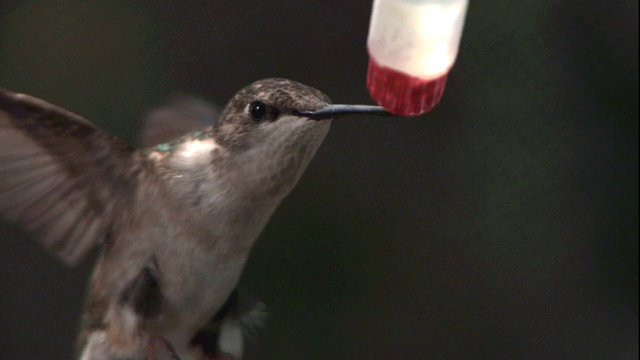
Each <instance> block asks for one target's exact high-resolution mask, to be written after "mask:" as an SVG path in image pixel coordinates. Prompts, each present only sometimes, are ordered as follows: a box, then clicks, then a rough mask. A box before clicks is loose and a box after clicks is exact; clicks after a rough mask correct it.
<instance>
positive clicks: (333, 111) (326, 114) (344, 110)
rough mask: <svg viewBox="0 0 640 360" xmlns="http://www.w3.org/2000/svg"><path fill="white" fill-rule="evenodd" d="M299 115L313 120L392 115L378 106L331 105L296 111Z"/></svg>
mask: <svg viewBox="0 0 640 360" xmlns="http://www.w3.org/2000/svg"><path fill="white" fill-rule="evenodd" d="M298 114H299V115H302V116H305V117H308V118H310V119H313V120H324V119H335V118H337V117H341V116H345V115H358V114H361V115H376V116H390V115H393V114H391V113H389V112H388V111H387V110H385V109H384V108H382V107H380V106H372V105H344V104H331V105H327V106H325V107H323V108H322V109H319V110H315V111H298Z"/></svg>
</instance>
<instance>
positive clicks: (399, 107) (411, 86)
mask: <svg viewBox="0 0 640 360" xmlns="http://www.w3.org/2000/svg"><path fill="white" fill-rule="evenodd" d="M446 83H447V74H444V75H443V76H441V77H439V78H436V79H431V80H425V79H421V78H418V77H415V76H411V75H408V74H405V73H402V72H400V71H397V70H394V69H392V68H389V67H386V66H381V65H380V64H378V63H377V62H376V61H375V60H374V59H373V58H371V57H370V58H369V69H368V71H367V88H368V89H369V94H371V97H372V98H373V100H375V102H377V103H378V105H380V106H382V107H383V108H385V109H387V111H389V112H390V113H392V114H396V115H403V116H411V115H420V114H424V113H426V112H427V111H430V110H431V109H433V108H434V107H435V106H436V105H437V104H438V103H439V102H440V99H441V98H442V94H443V93H444V87H445V85H446Z"/></svg>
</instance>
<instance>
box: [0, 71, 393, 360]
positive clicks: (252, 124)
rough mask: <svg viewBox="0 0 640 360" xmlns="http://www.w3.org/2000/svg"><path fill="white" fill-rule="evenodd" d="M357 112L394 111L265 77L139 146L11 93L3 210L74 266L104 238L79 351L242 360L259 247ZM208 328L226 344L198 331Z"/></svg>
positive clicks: (0, 96)
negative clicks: (171, 133) (195, 120)
mask: <svg viewBox="0 0 640 360" xmlns="http://www.w3.org/2000/svg"><path fill="white" fill-rule="evenodd" d="M354 114H369V115H389V113H388V112H386V111H385V110H384V109H383V108H381V107H378V106H367V105H335V104H332V103H331V101H330V99H329V98H328V97H327V96H326V95H325V94H323V93H322V92H320V91H318V90H316V89H314V88H312V87H309V86H306V85H303V84H301V83H298V82H295V81H291V80H287V79H277V78H271V79H264V80H260V81H257V82H254V83H252V84H250V85H248V86H246V87H245V88H243V89H242V90H240V91H239V92H238V93H237V94H236V95H235V96H233V98H232V99H231V100H230V101H229V103H228V104H227V105H226V107H225V108H224V109H223V111H222V113H221V114H220V116H219V118H218V119H217V120H216V121H215V122H214V123H213V124H212V125H210V126H208V127H205V128H203V129H200V130H196V131H191V132H189V133H187V134H185V135H183V136H180V137H178V138H176V139H175V140H172V141H169V142H165V143H162V144H158V145H155V146H151V147H146V148H142V149H134V148H133V147H132V146H130V145H129V144H127V143H126V142H124V141H123V140H120V139H119V138H117V137H115V136H113V135H111V134H109V133H107V132H105V131H103V130H101V129H99V128H98V127H97V126H95V125H94V124H93V123H91V122H89V121H88V120H86V119H85V118H83V117H81V116H79V115H76V114H74V113H72V112H69V111H67V110H64V109H62V108H60V107H57V106H54V105H52V104H49V103H47V102H45V101H43V100H40V99H37V98H35V97H31V96H28V95H24V94H17V93H13V92H11V91H8V90H3V89H0V215H2V216H3V217H5V218H7V219H9V220H11V221H13V222H16V223H18V224H20V225H21V226H22V227H23V228H25V229H26V230H28V231H30V232H31V233H33V234H34V235H35V237H36V238H37V239H38V240H39V241H40V243H41V244H42V245H43V247H44V248H45V249H47V250H48V251H50V252H51V253H53V254H54V255H56V256H57V257H59V258H60V259H61V260H62V261H63V262H65V263H66V264H69V265H75V264H77V263H79V262H80V261H82V260H83V259H84V258H85V257H86V256H87V254H88V253H89V252H91V251H92V249H93V248H94V247H99V248H100V253H99V255H98V258H97V261H96V264H95V267H94V270H93V273H92V275H91V278H90V281H89V284H88V289H87V299H86V304H85V307H84V310H83V313H82V316H81V320H80V332H79V335H78V341H77V349H78V350H77V357H78V358H79V359H81V360H112V359H160V358H163V359H164V358H167V359H183V360H196V359H213V358H216V359H217V358H224V356H227V358H240V357H241V356H242V340H241V337H242V334H241V333H240V332H239V331H238V330H237V329H238V327H237V326H234V324H235V325H237V323H238V321H239V319H241V318H242V316H243V315H242V314H239V313H238V311H237V310H238V306H236V304H237V303H238V301H237V296H236V295H237V293H236V292H235V289H236V286H237V284H238V281H239V279H240V276H241V274H242V270H243V268H244V266H245V263H246V261H247V258H248V256H249V253H250V251H251V248H252V246H253V245H254V243H255V242H256V239H257V238H258V236H259V234H260V232H261V231H262V229H263V228H264V227H265V225H266V223H267V221H268V220H269V218H270V217H271V215H272V214H273V212H274V211H275V209H276V208H277V206H278V205H279V204H280V203H281V202H282V200H283V199H284V198H285V197H286V196H287V195H288V194H289V193H290V192H291V190H292V189H293V188H294V186H295V185H296V183H297V182H298V180H299V179H300V177H301V176H302V174H303V172H304V170H305V169H306V168H307V166H308V164H309V162H310V161H311V159H312V158H313V156H314V154H315V153H316V151H317V150H318V148H319V147H320V144H321V143H322V141H323V139H324V138H325V136H326V134H327V132H328V131H329V127H330V125H331V122H332V120H333V119H336V118H339V117H344V116H350V115H354ZM207 331H209V332H210V333H213V337H214V339H215V341H217V342H216V344H215V346H214V353H211V352H208V351H206V349H204V348H203V346H202V345H201V344H200V343H198V341H197V339H198V338H199V337H200V336H201V335H202V334H206V333H207ZM216 353H217V355H216ZM216 356H221V357H216Z"/></svg>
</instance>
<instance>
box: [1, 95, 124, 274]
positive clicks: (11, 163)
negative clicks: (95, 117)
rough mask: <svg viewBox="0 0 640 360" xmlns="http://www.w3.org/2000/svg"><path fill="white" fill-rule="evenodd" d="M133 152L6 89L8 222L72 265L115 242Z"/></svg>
mask: <svg viewBox="0 0 640 360" xmlns="http://www.w3.org/2000/svg"><path fill="white" fill-rule="evenodd" d="M132 153H133V149H132V148H131V147H130V146H129V145H127V144H126V143H125V142H123V141H121V140H119V139H117V138H115V137H113V136H111V135H109V134H108V133H106V132H104V131H102V130H100V129H99V128H97V127H96V126H95V125H93V124H92V123H91V122H89V121H88V120H86V119H84V118H82V117H80V116H78V115H75V114H73V113H70V112H68V111H66V110H64V109H61V108H59V107H56V106H54V105H51V104H49V103H47V102H45V101H42V100H40V99H36V98H34V97H31V96H28V95H23V94H15V93H12V92H10V91H7V90H4V89H0V215H2V216H4V217H6V218H8V219H11V220H13V221H16V222H18V223H20V224H21V225H22V226H24V227H25V228H26V229H28V230H29V231H32V232H34V233H36V234H37V235H38V236H39V238H40V240H41V242H42V244H43V245H44V247H45V248H47V249H48V250H50V251H51V252H53V253H55V254H56V255H58V256H59V257H60V258H61V259H63V260H64V261H65V262H66V263H68V264H76V263H78V262H79V261H80V260H82V258H83V257H84V256H85V255H86V254H87V253H88V252H89V251H90V250H91V249H92V248H93V246H94V245H96V244H97V243H99V242H101V241H103V240H104V239H105V238H106V237H107V235H108V233H109V231H110V226H111V223H112V217H113V212H114V206H115V204H116V203H117V201H116V200H117V199H119V198H120V199H121V198H123V197H127V196H128V195H127V194H129V193H130V190H131V186H132V180H131V178H132V177H131V175H130V174H128V173H127V169H129V168H130V166H128V162H129V161H132V156H131V155H132Z"/></svg>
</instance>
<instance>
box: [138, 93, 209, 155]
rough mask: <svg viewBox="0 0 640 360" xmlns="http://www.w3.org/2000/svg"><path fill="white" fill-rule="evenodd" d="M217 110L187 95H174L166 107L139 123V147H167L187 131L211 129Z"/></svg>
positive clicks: (160, 108)
mask: <svg viewBox="0 0 640 360" xmlns="http://www.w3.org/2000/svg"><path fill="white" fill-rule="evenodd" d="M219 116H220V108H219V107H217V106H216V105H214V104H211V103H209V102H207V101H204V100H202V99H199V98H197V97H194V96H191V95H184V94H180V95H175V96H174V97H173V98H172V99H171V100H170V101H169V103H168V104H166V105H163V106H160V107H158V108H155V109H153V110H151V111H150V112H149V113H148V114H147V115H146V116H145V118H144V120H143V127H142V131H141V132H140V134H141V136H140V145H141V146H140V147H141V148H146V147H151V146H154V145H158V144H164V143H167V142H169V141H171V140H173V139H175V138H178V137H180V136H182V135H185V134H187V133H189V132H191V131H195V130H202V129H204V128H205V127H208V126H211V125H213V124H214V123H215V121H216V120H217V119H218V117H219Z"/></svg>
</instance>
